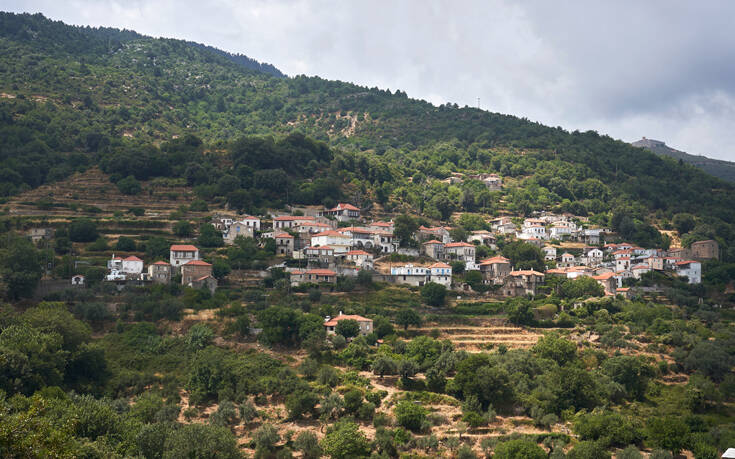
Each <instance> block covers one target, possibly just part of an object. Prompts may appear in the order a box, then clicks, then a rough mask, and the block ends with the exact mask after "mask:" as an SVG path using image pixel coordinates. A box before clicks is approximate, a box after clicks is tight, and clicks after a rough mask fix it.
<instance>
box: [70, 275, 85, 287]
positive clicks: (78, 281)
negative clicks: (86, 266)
mask: <svg viewBox="0 0 735 459" xmlns="http://www.w3.org/2000/svg"><path fill="white" fill-rule="evenodd" d="M71 285H73V286H75V287H84V276H82V275H81V274H76V275H74V276H71Z"/></svg>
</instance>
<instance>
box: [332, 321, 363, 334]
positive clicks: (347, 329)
mask: <svg viewBox="0 0 735 459" xmlns="http://www.w3.org/2000/svg"><path fill="white" fill-rule="evenodd" d="M334 331H335V333H337V334H338V335H342V336H344V337H345V338H353V337H355V336H357V335H358V334H359V333H360V324H359V323H357V321H356V320H353V319H345V320H340V321H339V322H337V326H336V327H335V329H334Z"/></svg>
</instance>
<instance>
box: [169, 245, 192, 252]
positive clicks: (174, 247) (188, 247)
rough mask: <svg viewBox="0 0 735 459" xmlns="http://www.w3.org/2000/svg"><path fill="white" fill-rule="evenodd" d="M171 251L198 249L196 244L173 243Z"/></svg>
mask: <svg viewBox="0 0 735 459" xmlns="http://www.w3.org/2000/svg"><path fill="white" fill-rule="evenodd" d="M171 251H172V252H197V251H199V249H197V248H196V246H193V245H189V244H174V245H172V246H171Z"/></svg>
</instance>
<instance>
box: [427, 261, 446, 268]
mask: <svg viewBox="0 0 735 459" xmlns="http://www.w3.org/2000/svg"><path fill="white" fill-rule="evenodd" d="M431 268H451V266H449V265H448V264H446V263H441V262H439V263H434V264H433V265H431V266H429V269H431Z"/></svg>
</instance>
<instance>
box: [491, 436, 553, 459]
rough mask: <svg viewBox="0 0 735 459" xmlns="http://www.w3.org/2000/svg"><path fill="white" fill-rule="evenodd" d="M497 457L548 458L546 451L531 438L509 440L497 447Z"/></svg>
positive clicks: (496, 458)
mask: <svg viewBox="0 0 735 459" xmlns="http://www.w3.org/2000/svg"><path fill="white" fill-rule="evenodd" d="M493 458H495V459H518V458H523V459H546V452H545V451H544V450H543V449H541V447H540V446H538V445H537V444H536V443H534V442H532V441H531V440H524V439H518V440H509V441H506V442H503V443H500V444H499V445H497V446H496V447H495V455H494V456H493Z"/></svg>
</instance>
